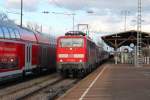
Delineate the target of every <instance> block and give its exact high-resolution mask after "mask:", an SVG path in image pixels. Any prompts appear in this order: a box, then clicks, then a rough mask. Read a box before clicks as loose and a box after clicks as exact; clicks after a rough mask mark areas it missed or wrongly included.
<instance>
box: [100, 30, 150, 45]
mask: <svg viewBox="0 0 150 100" xmlns="http://www.w3.org/2000/svg"><path fill="white" fill-rule="evenodd" d="M137 33H138V31H136V30H130V31H125V32H120V33H114V34H111V35H106V36H103V37H102V40H104V42H105V43H106V44H107V45H109V46H110V47H113V48H119V47H121V46H130V44H131V43H133V44H134V45H136V44H137ZM141 34H142V46H143V47H145V46H147V45H149V43H150V33H148V32H141Z"/></svg>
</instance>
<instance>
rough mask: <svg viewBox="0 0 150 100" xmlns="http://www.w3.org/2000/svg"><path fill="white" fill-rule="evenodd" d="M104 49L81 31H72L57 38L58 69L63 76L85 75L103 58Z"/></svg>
mask: <svg viewBox="0 0 150 100" xmlns="http://www.w3.org/2000/svg"><path fill="white" fill-rule="evenodd" d="M102 57H103V49H102V47H98V46H97V45H96V44H95V43H94V42H93V41H92V40H91V39H90V38H89V37H88V36H86V35H85V34H84V33H83V32H80V31H70V32H67V33H66V34H65V36H61V37H59V38H58V39H57V71H58V73H60V74H61V75H63V76H65V77H66V76H68V75H70V74H71V75H73V77H83V76H84V75H86V74H87V73H90V72H91V71H92V70H93V69H94V68H95V67H96V65H97V64H99V63H100V62H101V61H102V60H104V59H103V58H102Z"/></svg>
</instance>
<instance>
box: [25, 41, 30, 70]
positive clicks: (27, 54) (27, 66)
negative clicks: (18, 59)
mask: <svg viewBox="0 0 150 100" xmlns="http://www.w3.org/2000/svg"><path fill="white" fill-rule="evenodd" d="M31 61H32V44H31V43H29V44H26V50H25V70H30V69H31V68H32V64H31Z"/></svg>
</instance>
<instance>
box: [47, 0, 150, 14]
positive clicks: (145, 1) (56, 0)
mask: <svg viewBox="0 0 150 100" xmlns="http://www.w3.org/2000/svg"><path fill="white" fill-rule="evenodd" d="M137 1H138V0H79V1H78V0H49V3H50V4H53V5H56V6H58V7H62V8H66V9H70V10H89V9H96V12H99V13H104V11H105V9H110V10H111V11H112V12H113V13H120V12H121V10H129V11H131V12H132V13H133V12H136V11H137V5H138V3H137ZM149 6H150V0H142V7H143V10H144V11H149V9H150V8H149ZM98 10H99V11H98ZM102 11H103V12H102Z"/></svg>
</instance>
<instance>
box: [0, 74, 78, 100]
mask: <svg viewBox="0 0 150 100" xmlns="http://www.w3.org/2000/svg"><path fill="white" fill-rule="evenodd" d="M76 82H77V79H64V78H62V77H61V76H59V75H58V74H52V75H49V76H45V77H40V78H38V79H34V80H30V81H27V82H24V83H20V84H17V85H14V86H11V87H7V88H4V89H1V90H0V100H41V99H40V98H42V100H48V99H54V98H56V97H57V96H59V95H61V94H63V93H64V92H65V91H66V90H68V89H69V88H70V87H71V86H72V85H74V84H75V83H76Z"/></svg>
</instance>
